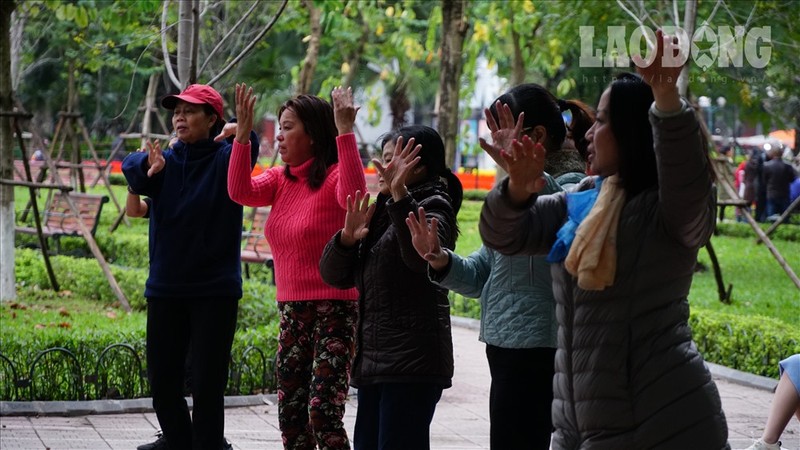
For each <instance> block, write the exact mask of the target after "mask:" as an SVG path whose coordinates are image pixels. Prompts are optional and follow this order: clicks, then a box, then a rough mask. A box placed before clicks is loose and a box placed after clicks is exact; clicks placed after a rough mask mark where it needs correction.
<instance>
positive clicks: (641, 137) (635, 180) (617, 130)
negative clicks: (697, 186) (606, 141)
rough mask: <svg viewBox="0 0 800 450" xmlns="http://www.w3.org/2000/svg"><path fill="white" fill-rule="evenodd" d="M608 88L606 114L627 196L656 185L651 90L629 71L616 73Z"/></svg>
mask: <svg viewBox="0 0 800 450" xmlns="http://www.w3.org/2000/svg"><path fill="white" fill-rule="evenodd" d="M609 89H610V91H609V97H608V118H609V122H610V123H611V132H612V133H614V138H615V139H616V141H617V148H618V151H619V169H618V174H619V178H620V182H621V184H622V188H623V189H625V192H626V193H627V194H628V197H629V198H630V197H633V196H635V195H636V194H638V193H640V192H642V191H644V190H646V189H649V188H652V187H658V170H657V168H656V153H655V149H654V148H653V127H652V125H651V124H650V115H649V113H648V111H649V110H650V105H652V104H653V91H652V89H650V86H649V85H648V84H647V83H645V82H644V80H642V78H641V77H640V76H639V75H636V74H633V73H628V72H624V73H621V74H619V75H617V76H616V78H615V80H614V81H612V82H611V86H609Z"/></svg>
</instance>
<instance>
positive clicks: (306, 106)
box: [278, 94, 339, 189]
mask: <svg viewBox="0 0 800 450" xmlns="http://www.w3.org/2000/svg"><path fill="white" fill-rule="evenodd" d="M287 109H291V110H292V111H294V113H295V114H296V115H297V118H298V119H300V122H302V123H303V128H304V129H305V131H306V134H307V135H309V137H311V140H312V142H313V143H312V144H311V152H312V153H313V155H314V162H313V163H312V167H311V175H310V176H309V177H308V185H309V187H311V189H319V188H320V187H321V186H322V183H323V182H325V176H326V175H327V173H328V167H330V166H331V165H333V164H336V163H337V162H339V152H338V150H337V148H336V136H337V135H338V134H339V132H338V130H337V129H336V121H335V120H334V118H333V107H332V106H331V104H330V103H328V102H327V101H325V100H323V99H321V98H319V97H317V96H314V95H306V94H302V95H298V96H297V97H294V98H292V99H289V100H287V101H286V102H285V103H284V104H283V105H281V107H280V108H279V109H278V120H279V121H280V118H281V115H282V114H283V112H284V111H286V110H287ZM284 173H285V175H286V176H287V177H288V178H289V179H296V177H294V176H293V175H292V174H291V172H290V171H289V167H288V166H287V167H286V169H285V172H284Z"/></svg>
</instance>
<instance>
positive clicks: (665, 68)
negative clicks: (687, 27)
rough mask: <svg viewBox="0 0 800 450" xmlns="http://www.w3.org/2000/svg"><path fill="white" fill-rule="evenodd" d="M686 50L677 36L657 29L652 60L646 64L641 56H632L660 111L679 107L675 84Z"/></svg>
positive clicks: (673, 109)
mask: <svg viewBox="0 0 800 450" xmlns="http://www.w3.org/2000/svg"><path fill="white" fill-rule="evenodd" d="M684 45H685V44H684ZM687 51H688V48H687V49H682V48H681V43H680V42H678V37H677V36H670V35H665V34H664V32H663V31H662V30H661V29H658V30H657V31H656V53H655V58H654V59H653V61H652V62H651V63H650V64H647V63H646V62H645V61H644V60H643V59H642V57H641V56H639V55H634V56H633V60H634V63H635V64H636V71H637V72H639V75H641V76H642V79H643V80H644V81H645V83H647V84H649V85H650V88H651V89H652V90H653V97H654V98H655V101H656V108H658V109H659V110H661V111H664V112H671V111H677V110H678V109H680V108H681V102H680V96H679V94H678V87H677V85H678V77H679V76H680V74H681V69H683V66H684V64H685V62H686V58H684V57H683V56H685V52H687ZM665 54H666V58H665V57H664V55H665Z"/></svg>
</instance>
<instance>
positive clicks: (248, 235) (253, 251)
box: [242, 207, 275, 284]
mask: <svg viewBox="0 0 800 450" xmlns="http://www.w3.org/2000/svg"><path fill="white" fill-rule="evenodd" d="M269 211H270V208H269V207H261V208H254V209H253V212H252V214H250V219H251V222H250V223H251V225H250V229H249V230H248V231H246V232H244V233H242V240H244V247H243V248H242V263H243V264H244V273H245V276H246V277H247V278H250V269H249V267H248V264H264V265H266V266H267V267H268V268H270V269H272V270H273V272H272V284H275V272H274V269H275V268H274V263H273V261H272V249H271V248H270V246H269V242H267V238H266V237H265V236H264V225H265V224H266V223H267V218H268V217H269Z"/></svg>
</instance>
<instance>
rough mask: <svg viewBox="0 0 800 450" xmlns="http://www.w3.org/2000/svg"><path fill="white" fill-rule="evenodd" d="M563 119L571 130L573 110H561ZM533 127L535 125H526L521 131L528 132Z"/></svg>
mask: <svg viewBox="0 0 800 450" xmlns="http://www.w3.org/2000/svg"><path fill="white" fill-rule="evenodd" d="M561 120H563V121H564V126H565V127H567V130H570V129H571V125H572V111H570V110H566V111H561ZM533 128H534V127H525V128H523V129H522V130H521V131H520V133H521V134H527V133H529V132H531V131H533Z"/></svg>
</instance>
